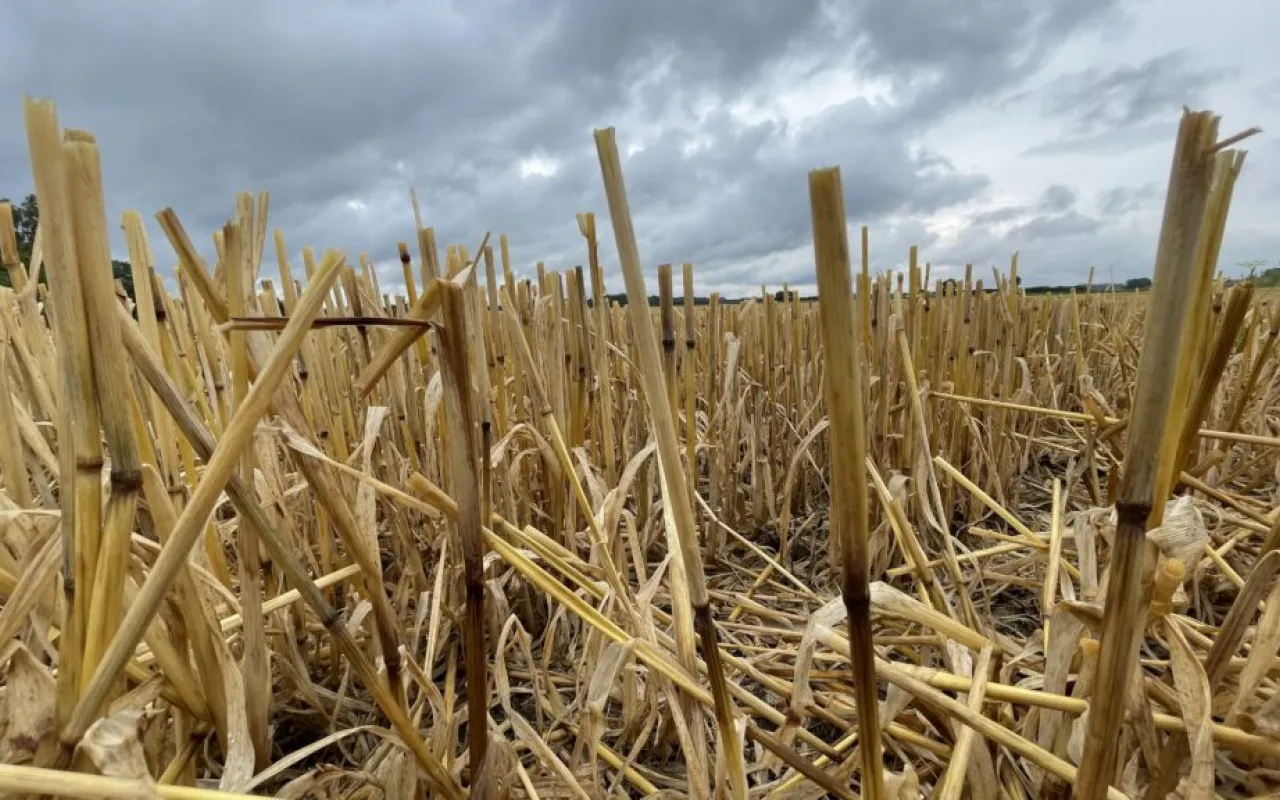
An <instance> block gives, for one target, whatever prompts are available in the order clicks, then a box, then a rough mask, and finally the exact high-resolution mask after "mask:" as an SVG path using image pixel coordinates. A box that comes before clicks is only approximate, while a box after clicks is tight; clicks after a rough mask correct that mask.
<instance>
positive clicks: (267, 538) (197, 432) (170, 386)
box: [119, 308, 463, 798]
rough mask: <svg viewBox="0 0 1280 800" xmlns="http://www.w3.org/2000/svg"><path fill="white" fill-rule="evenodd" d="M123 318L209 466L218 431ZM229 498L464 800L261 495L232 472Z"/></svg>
mask: <svg viewBox="0 0 1280 800" xmlns="http://www.w3.org/2000/svg"><path fill="white" fill-rule="evenodd" d="M119 317H120V325H121V326H122V327H121V330H122V332H123V334H124V336H123V338H124V344H125V347H126V348H127V349H128V350H129V355H130V356H131V357H132V359H133V361H134V365H135V366H136V367H137V369H138V371H139V372H140V373H141V374H142V377H143V379H144V380H145V381H146V382H147V383H148V384H150V386H151V388H152V389H153V390H154V391H155V392H156V395H157V397H158V398H159V400H160V402H161V404H162V405H164V407H165V409H166V410H167V411H168V412H169V414H170V416H171V417H172V418H173V420H174V422H175V423H176V424H177V426H178V427H179V428H180V429H181V430H182V433H183V435H184V436H186V437H187V439H188V441H190V443H191V445H192V447H193V448H194V449H195V450H196V452H197V454H198V455H199V456H200V458H202V459H204V460H205V461H206V462H208V461H210V459H212V457H213V456H214V454H215V453H216V452H217V450H218V443H217V442H216V440H215V439H214V436H213V434H212V432H210V431H209V429H208V428H207V427H206V426H205V425H204V423H203V422H201V420H200V415H199V414H197V413H196V412H195V411H194V410H193V409H191V408H190V406H189V405H188V403H187V401H186V400H185V398H184V396H183V394H182V392H181V391H180V390H179V389H178V387H177V386H176V385H175V384H174V383H173V380H172V379H171V378H170V377H169V375H168V373H167V372H166V371H165V369H164V367H163V365H162V364H161V363H160V361H159V359H158V358H157V357H156V355H155V354H154V353H153V352H151V351H150V349H149V347H148V345H147V343H146V342H145V341H144V340H143V337H142V335H141V333H140V332H139V331H138V329H137V327H136V326H135V325H134V324H133V321H132V320H131V319H130V318H129V316H128V313H127V312H126V311H124V309H123V308H120V309H119ZM227 494H228V496H229V497H230V498H231V502H232V503H233V504H234V505H235V508H236V511H237V512H238V513H239V514H241V515H242V518H243V519H245V520H247V521H248V522H249V523H250V524H252V525H253V526H254V527H255V528H256V529H257V530H258V532H259V535H260V536H261V539H262V544H263V546H264V547H265V548H266V550H267V554H268V555H269V556H270V557H271V560H272V561H273V562H274V563H275V564H276V566H278V567H280V570H281V572H283V573H284V575H285V578H286V580H288V582H289V583H290V584H291V585H292V586H293V587H294V590H296V591H297V592H298V593H299V595H300V596H301V598H302V600H303V601H304V602H305V603H306V604H307V605H308V606H309V607H310V608H311V610H312V611H314V612H315V614H316V616H317V617H318V618H319V619H320V622H321V624H322V625H323V626H324V628H325V630H326V631H328V632H329V634H330V635H331V636H332V637H333V639H334V642H335V644H337V646H338V649H339V650H340V651H341V652H342V654H343V655H344V656H346V658H347V661H348V662H349V663H350V664H351V668H352V670H353V671H354V672H355V673H356V674H357V675H358V676H359V677H360V679H361V681H362V682H363V683H364V685H365V686H366V687H367V688H368V689H369V691H370V692H371V693H372V694H373V698H374V701H375V702H376V703H377V704H378V707H379V708H381V709H382V711H383V713H384V714H386V715H387V718H388V719H389V720H390V721H391V725H392V727H393V728H394V729H395V730H396V733H398V734H400V737H401V739H402V740H403V741H404V742H405V744H406V745H407V746H408V747H409V750H410V752H411V753H413V756H414V759H415V760H416V761H417V763H418V765H419V766H421V767H422V769H423V770H424V771H425V772H426V773H427V774H428V775H429V776H430V777H431V779H432V781H433V783H434V784H435V785H436V786H437V788H439V790H440V791H441V792H442V793H443V794H444V795H445V796H446V797H450V798H456V797H462V796H463V795H462V791H461V789H460V788H459V787H458V785H457V781H455V780H454V779H453V778H452V776H450V775H449V773H448V772H446V771H445V769H444V766H443V765H442V764H441V763H440V760H439V759H438V758H436V757H435V756H434V755H432V753H431V752H430V751H429V750H428V749H427V747H426V745H425V744H424V743H423V741H422V737H421V736H420V735H419V734H418V731H417V728H416V727H415V725H414V723H413V721H412V720H411V719H410V718H409V716H408V714H407V713H406V712H405V710H404V705H403V700H402V699H401V698H398V697H397V696H396V695H395V694H394V693H393V692H392V689H391V688H390V687H389V686H388V685H387V683H386V682H385V681H383V680H381V679H380V678H379V676H378V674H377V671H376V670H375V668H374V665H373V662H371V661H370V660H369V658H368V656H366V655H365V652H364V649H363V647H362V646H361V645H360V644H359V643H357V642H356V640H355V639H354V638H353V636H352V634H351V632H350V631H349V630H348V628H347V625H346V624H345V623H344V622H343V619H342V614H340V613H339V612H338V611H337V610H335V609H334V608H333V607H332V606H330V605H329V603H328V601H326V600H325V599H324V595H323V594H322V593H321V590H320V588H319V587H318V586H317V585H316V582H314V581H312V580H311V578H310V577H309V575H308V573H307V571H306V568H305V567H304V566H303V565H302V563H301V561H300V560H299V558H298V555H297V554H296V553H295V552H294V550H293V549H292V547H291V546H289V545H287V544H286V543H284V542H283V541H281V539H280V538H279V536H278V535H277V534H276V533H275V529H274V527H272V526H271V523H270V522H269V521H268V520H267V516H266V513H265V512H264V511H263V508H262V506H260V505H259V504H258V500H257V497H256V495H255V493H253V492H252V490H250V489H249V487H248V486H246V485H245V483H244V482H243V481H241V480H240V478H239V476H237V475H234V474H232V475H231V477H230V479H229V480H228V482H227ZM157 563H158V562H157ZM388 671H389V670H388Z"/></svg>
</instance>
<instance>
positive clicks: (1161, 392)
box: [1074, 111, 1218, 800]
mask: <svg viewBox="0 0 1280 800" xmlns="http://www.w3.org/2000/svg"><path fill="white" fill-rule="evenodd" d="M1217 129H1218V120H1217V118H1216V117H1214V116H1213V115H1212V114H1210V113H1209V112H1194V113H1193V112H1190V111H1187V112H1184V114H1183V116H1182V122H1181V124H1180V126H1179V129H1178V140H1177V143H1176V145H1175V147H1174V154H1173V166H1172V170H1171V174H1170V177H1169V190H1168V195H1167V197H1166V199H1165V212H1164V221H1163V223H1162V225H1161V230H1160V243H1159V246H1158V249H1157V251H1156V263H1155V278H1154V282H1153V286H1152V292H1151V300H1150V303H1151V309H1152V313H1149V314H1148V315H1147V328H1146V336H1145V339H1144V346H1143V348H1142V355H1141V360H1140V361H1139V364H1138V380H1137V388H1136V390H1135V392H1134V401H1133V402H1134V411H1133V415H1132V417H1131V422H1130V430H1129V443H1128V447H1127V449H1126V453H1125V461H1124V471H1123V475H1122V477H1121V483H1120V494H1119V498H1118V499H1117V501H1116V514H1117V518H1118V519H1117V523H1116V532H1115V539H1114V541H1115V546H1114V548H1113V549H1112V552H1111V563H1110V566H1109V570H1110V577H1109V581H1108V586H1107V600H1106V606H1105V608H1106V614H1105V616H1104V618H1103V625H1102V637H1101V650H1100V652H1099V654H1098V666H1097V677H1096V682H1095V684H1094V687H1093V694H1092V697H1091V700H1090V709H1091V710H1090V713H1089V721H1088V726H1087V728H1086V732H1085V745H1084V760H1083V761H1082V762H1081V768H1080V774H1079V778H1078V780H1077V782H1076V784H1075V787H1074V796H1075V797H1077V798H1080V800H1100V798H1102V797H1104V796H1105V795H1106V792H1107V787H1108V785H1109V784H1110V783H1111V781H1112V779H1113V777H1114V774H1115V764H1116V756H1117V751H1118V748H1117V747H1116V736H1117V732H1118V729H1119V726H1120V721H1121V717H1122V716H1123V713H1124V708H1125V694H1126V692H1127V690H1128V687H1129V685H1130V680H1131V676H1132V674H1133V670H1134V668H1135V665H1136V662H1137V657H1138V645H1139V635H1140V632H1141V629H1142V626H1143V624H1144V622H1145V619H1146V607H1147V603H1146V599H1145V598H1144V596H1143V593H1144V585H1145V584H1146V582H1147V581H1146V576H1145V568H1144V566H1145V564H1146V562H1147V561H1149V560H1151V559H1149V558H1148V553H1147V550H1148V549H1154V547H1153V546H1151V545H1149V544H1148V542H1147V541H1146V538H1145V537H1146V530H1147V526H1148V519H1147V518H1148V516H1149V515H1150V514H1151V511H1152V505H1153V503H1154V499H1155V498H1154V495H1155V492H1156V491H1157V490H1158V489H1160V488H1161V487H1159V486H1158V485H1157V484H1158V481H1159V472H1160V460H1161V458H1160V456H1161V452H1162V448H1163V447H1165V446H1166V443H1165V441H1164V440H1165V437H1166V423H1167V421H1168V420H1169V416H1170V408H1171V405H1172V401H1173V397H1172V389H1173V386H1174V384H1175V382H1176V377H1177V371H1178V370H1179V369H1180V368H1185V365H1180V364H1179V362H1178V361H1177V360H1175V359H1170V358H1169V357H1168V353H1169V352H1177V351H1178V346H1179V344H1180V342H1181V339H1182V333H1183V327H1184V325H1183V320H1184V318H1185V316H1186V314H1187V311H1188V309H1189V307H1190V303H1191V300H1192V298H1191V297H1190V292H1189V291H1188V287H1190V286H1191V285H1192V283H1193V281H1194V274H1195V272H1194V271H1195V263H1194V255H1195V248H1196V241H1197V238H1198V237H1199V233H1200V223H1201V220H1202V219H1203V217H1204V208H1205V202H1206V199H1207V197H1208V192H1209V184H1210V178H1211V177H1212V173H1213V156H1212V154H1211V148H1212V147H1213V143H1214V140H1215V139H1216V138H1217ZM1177 434H1178V431H1173V432H1170V436H1171V438H1173V441H1174V443H1171V444H1170V445H1168V446H1175V444H1176V437H1177ZM1152 566H1154V561H1152Z"/></svg>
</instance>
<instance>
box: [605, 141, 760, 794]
mask: <svg viewBox="0 0 1280 800" xmlns="http://www.w3.org/2000/svg"><path fill="white" fill-rule="evenodd" d="M595 141H596V154H597V156H598V157H599V159H600V172H601V176H602V177H603V179H604V187H605V195H606V197H607V198H608V201H609V215H610V217H611V219H612V222H613V234H614V241H615V243H616V244H617V246H618V261H619V263H620V264H621V266H622V274H623V278H624V279H625V281H626V285H627V301H628V302H627V313H628V315H629V316H630V317H631V331H632V337H633V338H634V340H635V347H636V350H637V355H638V356H639V362H640V364H639V366H640V377H641V380H642V381H643V382H644V395H645V400H646V401H647V406H648V408H649V416H650V418H651V419H652V423H653V434H654V437H655V438H656V439H657V442H658V460H659V467H660V469H661V470H662V472H663V475H664V479H665V480H666V482H667V485H668V487H669V488H670V490H671V491H670V493H669V494H668V496H667V502H668V510H667V513H669V514H671V515H672V517H673V519H674V522H675V527H676V531H677V533H678V535H679V540H680V557H681V558H682V559H683V561H684V568H685V574H686V576H687V578H688V582H689V599H690V601H691V603H692V605H693V612H694V623H695V626H696V627H697V628H698V633H699V635H700V640H701V641H700V644H701V647H700V649H701V652H702V658H703V660H704V661H705V662H706V664H707V677H708V678H709V679H710V681H711V690H712V696H713V697H714V699H715V708H716V726H717V728H718V729H719V731H720V747H721V751H722V753H723V756H724V759H725V765H726V768H727V771H728V778H729V789H730V793H731V794H732V796H733V797H734V798H735V800H746V797H747V775H746V763H745V761H744V759H743V753H742V742H741V740H740V739H739V738H738V731H737V728H736V727H735V723H734V710H733V701H732V700H731V699H730V697H729V690H728V688H727V686H726V680H725V675H724V671H723V668H722V667H721V664H720V648H719V646H718V645H717V642H716V630H715V624H714V622H713V621H712V619H711V607H710V599H709V598H708V596H707V585H706V577H705V576H704V574H703V570H702V559H701V554H700V553H699V551H698V534H697V530H696V528H695V525H694V519H693V507H692V506H691V504H690V502H689V494H688V490H687V489H686V484H685V476H684V471H683V470H682V469H681V465H680V449H679V443H678V442H677V441H676V428H675V420H674V419H672V415H671V406H670V405H669V403H668V401H667V391H666V387H665V386H664V385H663V380H662V361H661V356H660V355H659V353H658V344H657V341H656V340H655V337H654V334H653V320H652V319H651V317H650V315H649V301H648V293H647V291H646V290H645V285H644V273H643V269H642V267H641V261H640V250H639V247H638V246H637V245H636V235H635V230H634V228H633V227H632V223H631V209H630V206H629V205H628V203H627V190H626V184H625V182H624V180H623V176H622V161H621V159H620V158H619V157H618V145H617V142H616V141H615V138H614V131H613V129H612V128H605V129H597V130H596V131H595Z"/></svg>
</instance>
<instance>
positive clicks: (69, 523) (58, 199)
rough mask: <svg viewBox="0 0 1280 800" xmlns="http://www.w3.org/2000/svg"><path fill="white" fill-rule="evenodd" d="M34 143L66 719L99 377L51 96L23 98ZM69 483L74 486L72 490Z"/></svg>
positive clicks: (86, 598) (78, 640)
mask: <svg viewBox="0 0 1280 800" xmlns="http://www.w3.org/2000/svg"><path fill="white" fill-rule="evenodd" d="M24 110H25V115H26V127H27V142H28V145H29V147H30V151H31V166H32V171H33V173H34V177H35V188H36V196H37V197H38V198H39V203H40V215H41V231H42V234H41V245H42V246H43V248H44V264H45V268H46V269H47V271H48V274H49V278H50V280H51V281H53V285H54V286H55V287H56V288H57V291H54V292H50V293H49V311H50V316H51V317H52V322H53V328H54V331H55V334H56V340H57V344H58V346H57V355H58V366H59V374H60V378H61V381H62V400H61V402H60V404H59V415H58V442H59V443H60V445H59V447H58V457H59V472H60V480H59V482H60V485H61V486H62V487H63V489H62V491H61V492H59V501H60V503H61V506H62V530H63V570H62V576H63V577H62V582H63V593H64V596H65V601H66V602H65V603H64V605H63V615H64V619H63V624H62V631H63V636H62V640H61V642H60V658H59V663H60V665H61V668H60V669H59V670H58V720H59V722H60V723H65V722H66V721H67V720H68V719H69V718H70V715H71V712H72V708H73V707H74V706H75V704H76V702H77V701H78V699H79V697H80V683H81V678H80V672H81V669H80V665H81V663H82V659H83V657H84V652H85V651H84V644H85V638H86V635H87V628H88V624H89V619H90V598H91V596H92V591H93V577H94V572H95V570H96V568H97V562H98V542H99V538H100V536H101V532H102V526H101V520H102V447H101V444H100V441H99V435H100V434H99V411H98V403H97V398H96V396H95V391H94V382H93V361H92V357H91V355H90V350H89V330H88V325H87V324H86V321H85V317H84V292H83V289H82V284H81V280H80V273H79V270H78V269H77V267H76V261H75V258H76V254H75V240H74V238H73V236H72V232H73V227H72V210H71V201H70V198H69V197H68V196H67V195H68V191H67V189H68V187H67V182H66V166H65V155H64V151H63V146H62V137H61V133H60V131H59V127H58V117H57V111H56V110H55V108H54V104H53V103H52V101H48V100H34V99H32V98H30V97H28V98H26V100H25V102H24ZM68 487H70V489H71V490H70V491H68Z"/></svg>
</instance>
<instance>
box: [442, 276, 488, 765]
mask: <svg viewBox="0 0 1280 800" xmlns="http://www.w3.org/2000/svg"><path fill="white" fill-rule="evenodd" d="M442 305H443V310H444V332H443V335H442V337H441V339H442V342H441V343H442V345H443V349H444V358H443V363H442V375H443V377H444V388H445V409H446V418H447V419H448V420H450V422H451V425H450V427H451V430H452V433H453V435H452V436H450V437H449V462H450V465H449V476H450V478H451V479H452V483H453V491H454V496H455V497H456V498H457V501H458V517H457V523H456V528H457V532H458V541H459V543H460V545H461V550H462V571H463V580H464V582H465V584H466V594H467V600H466V620H467V625H466V632H465V633H464V635H463V649H464V650H465V653H466V661H467V741H468V746H469V747H470V749H471V762H470V763H471V776H472V781H473V782H474V781H475V779H476V777H477V776H478V775H480V773H481V771H482V770H483V769H484V759H485V750H486V748H487V747H488V743H489V682H488V678H487V677H486V676H487V672H488V666H487V664H488V652H487V649H486V647H485V624H486V621H485V614H484V539H483V537H482V536H481V534H480V527H481V511H480V487H479V484H478V475H477V468H478V462H477V459H476V452H475V451H476V444H475V439H476V435H477V433H478V431H477V429H476V409H475V393H474V391H473V390H472V386H471V361H470V355H469V353H470V347H469V342H468V341H467V318H466V317H467V315H466V296H465V293H464V291H463V289H462V287H460V286H456V285H454V284H449V285H447V286H446V287H445V289H444V295H443V303H442ZM478 368H479V369H483V365H481V366H480V367H478Z"/></svg>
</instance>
